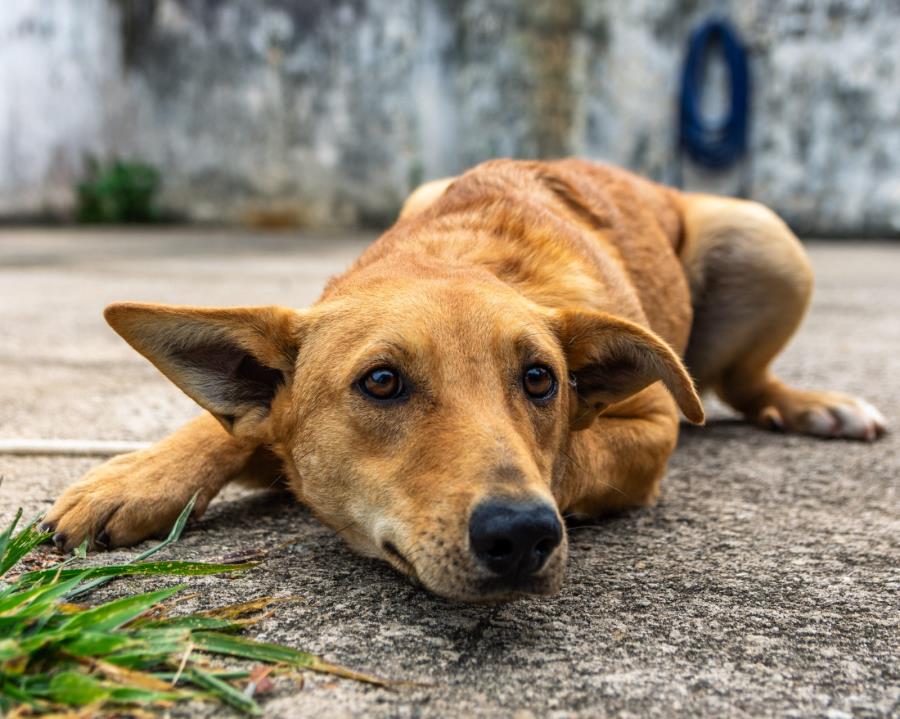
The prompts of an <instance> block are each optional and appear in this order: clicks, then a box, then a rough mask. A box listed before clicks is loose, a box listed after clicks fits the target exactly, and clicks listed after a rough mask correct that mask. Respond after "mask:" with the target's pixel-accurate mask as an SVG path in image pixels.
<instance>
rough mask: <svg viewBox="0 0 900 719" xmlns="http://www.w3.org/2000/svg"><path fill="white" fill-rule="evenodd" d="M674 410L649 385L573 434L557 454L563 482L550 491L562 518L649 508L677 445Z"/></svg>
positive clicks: (659, 391)
mask: <svg viewBox="0 0 900 719" xmlns="http://www.w3.org/2000/svg"><path fill="white" fill-rule="evenodd" d="M678 424H679V417H678V409H677V408H676V406H675V403H674V402H673V401H672V398H671V397H670V396H669V395H668V393H667V392H666V391H665V389H663V387H662V386H661V385H660V384H655V385H651V386H650V387H648V388H647V389H645V390H644V391H643V392H640V393H639V394H638V395H635V396H634V397H633V398H632V399H630V400H628V401H626V402H623V403H620V404H619V405H617V406H616V407H615V415H614V416H610V415H600V416H599V417H597V419H596V420H594V423H593V424H592V425H591V426H590V427H589V428H588V429H585V430H582V431H580V432H575V433H573V435H572V441H571V443H570V445H569V447H568V448H567V450H566V451H565V452H564V453H563V458H564V460H565V461H566V462H567V471H566V472H565V474H564V479H563V481H562V482H561V483H560V485H559V486H558V487H556V488H555V489H554V494H555V495H556V499H557V503H558V504H559V506H560V509H561V510H563V511H564V512H566V514H570V515H574V516H582V517H598V516H602V515H604V514H608V513H610V512H616V511H619V510H623V509H630V508H633V507H641V506H646V505H650V504H653V503H654V502H655V501H656V498H657V496H658V495H659V482H660V480H661V479H662V478H663V475H665V472H666V466H667V464H668V460H669V456H670V455H671V454H672V451H673V450H674V449H675V445H676V444H677V441H678Z"/></svg>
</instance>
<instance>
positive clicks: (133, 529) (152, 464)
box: [41, 450, 208, 552]
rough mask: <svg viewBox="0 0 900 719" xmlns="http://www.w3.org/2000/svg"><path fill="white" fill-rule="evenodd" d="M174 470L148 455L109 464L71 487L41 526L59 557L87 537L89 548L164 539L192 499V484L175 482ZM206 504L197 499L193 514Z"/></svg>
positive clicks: (204, 499) (204, 500)
mask: <svg viewBox="0 0 900 719" xmlns="http://www.w3.org/2000/svg"><path fill="white" fill-rule="evenodd" d="M173 471H177V470H176V468H174V467H170V466H169V463H168V462H166V461H165V459H164V458H161V457H160V456H159V455H157V454H155V453H152V452H150V451H147V450H145V451H142V452H134V453H132V454H126V455H122V456H121V457H116V458H114V459H111V460H110V461H108V462H106V463H105V464H102V465H100V466H99V467H97V468H96V469H94V470H92V471H91V472H89V473H88V474H87V475H86V476H85V477H84V478H83V479H81V480H80V481H78V482H76V483H75V484H73V485H72V486H71V487H69V488H68V489H67V490H66V491H65V492H64V493H63V495H62V496H61V497H60V498H59V499H58V500H57V501H56V503H55V504H54V505H53V507H51V508H50V511H49V512H47V514H46V515H45V517H44V519H43V521H42V523H41V527H42V529H44V530H46V531H52V532H53V533H54V534H53V543H54V544H55V545H56V546H57V547H58V548H59V550H60V551H63V552H69V551H71V550H72V549H74V548H75V547H77V546H79V545H80V544H81V543H82V542H83V541H84V540H85V538H87V539H88V540H89V546H90V547H91V548H105V549H110V548H113V547H125V546H129V545H131V544H136V543H138V542H140V541H142V540H144V539H147V538H149V537H154V536H160V535H164V534H165V533H166V532H167V531H169V529H170V528H171V527H172V524H173V523H174V522H175V520H176V519H177V518H178V515H179V514H180V513H181V511H182V510H183V509H184V506H185V505H186V504H187V502H188V501H189V500H190V499H191V496H192V488H191V486H190V483H188V482H179V481H178V480H177V476H178V475H177V474H174V473H173ZM173 480H174V481H173ZM207 502H208V498H204V497H199V498H198V507H197V508H196V509H195V512H198V511H202V509H203V507H205V505H206V503H207ZM201 504H202V506H199V505H201Z"/></svg>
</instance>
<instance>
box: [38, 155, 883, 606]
mask: <svg viewBox="0 0 900 719" xmlns="http://www.w3.org/2000/svg"><path fill="white" fill-rule="evenodd" d="M811 289H812V272H811V269H810V265H809V263H808V261H807V259H806V257H805V255H804V251H803V248H802V246H801V244H800V242H799V241H798V240H797V239H796V237H795V236H794V235H793V234H792V232H791V231H790V230H789V229H788V227H787V225H786V224H785V223H784V222H782V221H781V220H780V219H779V218H778V217H777V216H776V215H775V214H774V213H773V212H772V211H770V210H769V209H767V208H765V207H763V206H762V205H759V204H757V203H754V202H750V201H744V200H738V199H730V198H723V197H715V196H710V195H701V194H690V193H685V192H681V191H678V190H675V189H671V188H667V187H664V186H661V185H658V184H655V183H653V182H651V181H649V180H645V179H642V178H640V177H637V176H635V175H633V174H631V173H629V172H627V171H625V170H621V169H617V168H614V167H610V166H605V165H601V164H594V163H590V162H587V161H583V160H578V159H566V160H558V161H549V162H537V161H515V160H492V161H489V162H486V163H483V164H481V165H478V166H476V167H475V168H473V169H471V170H469V171H468V172H466V173H464V174H462V175H461V176H459V177H457V178H450V179H444V180H439V181H434V182H430V183H427V184H425V185H423V186H422V187H420V188H419V189H417V190H416V191H415V192H413V194H412V195H411V196H410V197H409V198H408V199H407V201H406V203H405V204H404V206H403V208H402V210H401V213H400V217H399V219H398V221H397V222H396V224H394V225H393V227H391V228H390V229H389V230H387V231H386V232H385V233H384V234H383V235H382V236H381V237H380V238H379V239H378V240H377V241H376V242H375V243H374V244H372V245H371V246H370V247H369V248H368V249H367V250H366V251H365V252H364V253H363V254H362V255H361V256H360V257H359V259H358V260H357V261H356V262H355V264H353V265H352V266H351V267H350V269H349V270H348V271H347V272H345V273H344V274H342V275H340V276H338V277H335V278H333V279H331V280H330V281H329V282H328V284H327V285H326V287H325V289H324V292H323V294H322V296H321V298H320V300H319V301H318V302H317V303H316V304H315V305H313V306H312V307H310V308H308V309H290V308H287V307H280V306H270V307H253V308H228V309H203V308H195V307H178V306H164V305H155V304H136V303H120V304H113V305H111V306H109V307H108V308H107V309H106V311H105V317H106V319H107V321H108V322H109V324H110V325H111V326H112V327H113V329H114V330H115V331H116V332H118V333H119V334H120V335H121V336H122V337H123V338H124V339H125V340H126V341H127V342H128V343H129V344H131V346H132V347H134V349H136V350H137V351H138V352H140V353H141V354H142V355H144V356H145V357H146V358H147V359H149V360H150V361H151V362H152V363H153V364H154V365H156V367H157V368H159V370H160V371H161V372H162V373H163V374H164V375H165V376H166V377H168V378H169V379H170V380H171V381H172V382H174V383H175V384H176V385H177V386H178V387H180V388H181V389H182V390H183V391H184V392H185V393H186V394H187V395H189V396H190V397H191V398H193V399H194V400H195V401H196V402H197V403H198V404H199V405H200V406H201V407H202V408H204V409H205V410H206V412H204V413H203V415H202V416H200V417H199V418H197V419H195V420H194V421H192V422H190V423H189V424H188V425H186V426H185V427H183V428H181V429H180V430H178V431H177V432H175V433H174V434H173V435H171V436H170V437H168V438H166V439H163V440H162V441H161V442H159V443H158V444H156V445H154V446H152V447H150V448H149V449H146V450H143V451H139V452H134V453H132V454H127V455H122V456H120V457H117V458H114V459H112V460H110V461H108V462H107V463H105V464H103V465H102V466H100V467H98V468H96V469H94V470H93V471H91V472H89V473H88V474H87V476H86V477H84V478H83V479H82V480H80V481H79V482H77V483H76V484H74V485H73V486H72V487H70V488H68V490H66V492H65V493H64V494H63V495H62V496H61V498H60V499H59V500H58V501H57V502H56V503H55V505H54V506H53V507H52V508H51V509H50V511H49V513H48V514H47V515H46V517H45V520H44V524H45V526H46V527H47V528H49V529H50V530H52V531H53V532H55V534H54V542H55V543H56V544H57V546H58V547H60V548H61V549H62V550H64V551H68V550H71V549H72V548H73V547H75V546H77V545H79V544H80V543H81V542H82V541H83V540H84V539H85V538H88V539H89V540H90V541H91V544H92V546H94V547H120V546H125V545H131V544H134V543H136V542H140V541H141V540H143V539H146V538H148V537H151V536H155V535H159V534H160V533H164V532H165V531H166V530H168V529H169V527H170V526H171V525H172V523H173V521H174V519H175V518H176V517H177V515H178V514H179V513H180V512H181V510H182V508H183V507H184V506H185V504H186V503H187V502H188V500H189V499H190V498H191V497H192V496H193V495H195V493H196V494H197V495H198V500H197V504H196V507H195V510H194V511H195V514H197V515H199V514H201V513H202V512H203V511H204V509H205V508H206V506H207V505H208V503H209V502H210V500H211V499H212V498H213V497H214V496H215V495H216V494H217V493H218V492H219V490H221V489H222V487H223V486H224V485H226V484H227V483H229V482H233V481H240V482H245V483H249V484H251V485H256V486H266V487H268V486H271V485H273V483H275V482H279V481H280V482H283V483H284V484H285V485H286V486H287V487H288V488H290V490H291V491H292V492H293V493H294V494H295V495H296V496H297V498H298V499H299V500H300V501H301V502H302V503H303V504H305V505H306V506H307V507H308V508H309V509H310V510H311V511H312V512H313V513H314V514H315V515H316V516H317V517H318V518H320V519H321V520H322V521H323V522H324V523H326V524H327V525H329V526H331V527H332V528H334V529H335V530H337V531H338V532H339V533H340V536H342V537H343V538H344V539H345V540H346V541H347V543H348V544H349V545H350V546H351V547H352V548H353V549H355V550H356V551H358V552H361V553H362V554H364V555H369V556H372V557H378V558H380V559H382V560H384V561H386V562H388V563H389V564H390V565H392V566H393V567H395V568H396V569H397V570H399V571H400V572H402V573H403V574H405V575H408V576H409V577H411V578H413V579H414V580H416V581H417V582H419V583H420V584H421V585H423V586H424V587H425V588H427V589H428V590H430V591H432V592H434V593H436V594H439V595H443V596H445V597H449V598H451V599H456V600H461V601H471V602H485V601H504V600H510V599H513V598H516V597H519V596H523V595H533V594H551V593H553V592H556V591H557V590H558V589H559V588H560V586H561V583H562V581H563V576H564V569H565V564H566V530H565V524H564V521H563V518H564V517H570V516H572V517H601V516H603V515H607V514H609V513H612V512H617V511H620V510H625V509H629V508H633V507H642V506H646V505H649V504H651V503H653V502H654V500H655V499H656V498H657V496H658V494H659V484H660V480H661V479H662V477H663V475H664V474H665V471H666V464H667V461H668V458H669V456H670V454H671V453H672V451H673V450H674V448H675V445H676V441H677V438H678V430H679V423H680V415H679V412H680V413H681V414H682V415H683V416H684V417H685V418H686V419H687V420H688V421H689V422H693V423H695V424H701V423H702V422H703V421H704V410H703V405H702V403H701V400H700V397H699V395H698V392H702V391H703V390H712V391H714V392H715V393H716V394H718V395H719V397H721V398H722V399H723V400H724V401H725V402H726V403H728V404H729V405H730V406H731V407H733V408H734V409H735V410H737V411H738V412H740V413H741V414H742V415H743V416H744V417H745V418H746V419H747V420H748V421H749V422H751V423H753V424H756V425H760V426H762V427H765V428H769V429H777V430H780V431H784V432H796V433H801V434H809V435H814V436H818V437H843V438H848V439H856V440H874V439H875V438H877V437H878V436H879V435H881V434H882V433H883V432H884V428H885V424H884V419H883V418H882V417H881V415H880V414H879V413H878V411H877V410H876V409H875V408H873V407H872V406H871V405H870V404H868V403H867V402H865V401H863V400H860V399H856V398H854V397H850V396H847V395H843V394H838V393H833V392H814V391H803V390H799V389H795V388H793V387H790V386H788V385H787V384H785V383H783V382H781V381H779V380H778V379H777V378H776V377H775V376H773V374H772V373H771V371H770V370H769V367H770V364H771V363H772V361H773V359H774V358H775V356H776V355H777V354H778V353H779V351H780V350H781V349H782V348H783V347H784V345H785V344H786V343H787V341H788V339H789V338H790V337H791V335H792V334H793V333H794V331H795V330H796V328H797V326H798V325H799V323H800V321H801V318H802V317H803V314H804V312H805V310H806V307H807V305H808V302H809V298H810V293H811Z"/></svg>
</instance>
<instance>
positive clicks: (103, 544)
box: [94, 529, 111, 549]
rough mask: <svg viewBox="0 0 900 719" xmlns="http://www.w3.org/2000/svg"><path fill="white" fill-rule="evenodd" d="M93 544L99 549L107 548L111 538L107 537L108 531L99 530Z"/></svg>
mask: <svg viewBox="0 0 900 719" xmlns="http://www.w3.org/2000/svg"><path fill="white" fill-rule="evenodd" d="M94 544H95V545H97V547H99V548H100V549H109V548H110V544H111V540H110V538H109V532H107V531H106V530H105V529H104V530H103V531H102V532H100V534H98V535H97V536H96V537H94Z"/></svg>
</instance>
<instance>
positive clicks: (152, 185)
mask: <svg viewBox="0 0 900 719" xmlns="http://www.w3.org/2000/svg"><path fill="white" fill-rule="evenodd" d="M159 187H160V173H159V171H158V170H157V169H156V168H154V167H152V166H150V165H147V164H145V163H142V162H136V161H126V160H120V159H115V160H112V161H110V162H106V163H103V162H100V161H99V160H97V159H96V158H94V157H91V158H88V161H87V169H86V173H85V178H84V180H82V181H81V182H80V183H79V184H78V188H77V198H78V205H77V210H76V216H77V219H78V221H79V222H84V223H111V224H121V223H142V222H157V221H159V219H160V211H159V208H158V207H157V205H156V197H157V195H158V194H159Z"/></svg>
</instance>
